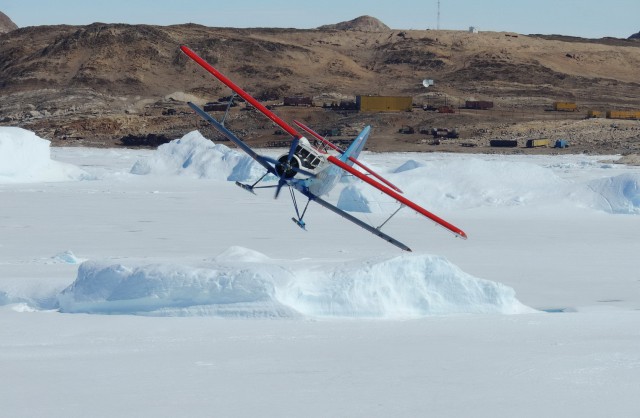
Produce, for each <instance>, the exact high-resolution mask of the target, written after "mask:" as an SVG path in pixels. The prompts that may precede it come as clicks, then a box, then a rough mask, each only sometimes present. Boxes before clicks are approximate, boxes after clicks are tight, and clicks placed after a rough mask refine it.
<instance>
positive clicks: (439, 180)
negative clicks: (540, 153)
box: [338, 157, 572, 213]
mask: <svg viewBox="0 0 640 418" xmlns="http://www.w3.org/2000/svg"><path fill="white" fill-rule="evenodd" d="M383 176H384V177H386V178H387V179H388V180H389V181H391V182H392V183H393V184H395V185H397V186H398V187H400V188H401V189H402V190H403V191H404V194H405V195H406V196H407V197H409V198H410V199H412V200H414V201H415V202H416V203H418V204H420V205H424V206H425V207H426V208H427V209H431V210H442V209H470V208H478V207H487V206H489V207H499V206H524V205H533V204H544V203H545V202H549V201H553V200H556V201H557V198H558V197H562V196H563V195H567V194H568V193H569V192H568V190H569V189H570V188H571V187H572V185H571V184H570V183H569V182H567V181H565V180H563V179H561V178H560V177H558V176H557V174H555V173H554V172H553V171H552V170H551V169H548V168H545V167H541V166H539V165H536V164H533V163H521V162H510V161H487V160H483V159H480V158H468V157H460V158H459V159H455V160H434V161H429V162H428V163H421V162H418V161H415V160H409V161H407V162H406V163H404V164H402V165H401V166H399V167H397V168H395V169H392V170H391V171H390V172H388V173H384V174H383ZM390 202H392V200H391V199H387V198H386V197H384V196H382V195H381V193H380V192H379V191H377V190H376V189H374V188H372V187H370V186H368V185H365V184H362V183H358V182H356V183H353V184H351V185H349V186H347V187H345V188H344V189H343V190H342V192H341V193H340V196H339V200H338V206H340V207H341V208H343V209H345V210H350V211H357V212H367V213H369V212H370V213H377V212H388V211H389V203H390ZM396 206H397V205H396Z"/></svg>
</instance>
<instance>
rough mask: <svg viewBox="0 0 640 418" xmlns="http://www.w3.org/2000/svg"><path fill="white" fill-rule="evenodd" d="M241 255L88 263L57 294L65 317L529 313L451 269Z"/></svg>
mask: <svg viewBox="0 0 640 418" xmlns="http://www.w3.org/2000/svg"><path fill="white" fill-rule="evenodd" d="M292 264H293V266H292V267H285V266H284V265H282V263H281V262H277V261H276V260H272V259H269V258H268V257H266V256H264V255H262V254H259V253H256V252H254V251H251V250H247V249H244V248H239V247H235V248H233V249H231V250H230V251H227V252H225V253H224V254H223V255H221V256H219V257H216V259H214V260H212V261H210V262H208V263H206V264H205V265H203V266H199V267H188V266H180V265H171V264H153V265H142V266H137V267H127V266H123V265H120V264H115V265H113V264H108V263H102V262H95V261H90V262H85V263H83V264H82V265H81V266H80V268H79V270H78V276H77V278H76V280H75V282H74V283H73V284H72V285H71V286H69V287H68V288H67V289H65V290H64V291H63V292H61V293H60V295H59V296H58V302H59V306H60V310H61V311H62V312H69V313H75V312H84V313H102V314H138V315H159V316H163V315H216V316H235V317H286V318H294V317H299V316H310V317H354V318H357V317H366V318H399V317H420V316H426V315H447V314H460V313H501V314H515V313H523V312H533V310H532V309H529V308H527V307H525V306H524V305H522V304H521V303H520V302H519V301H518V300H517V299H516V298H515V293H514V291H513V289H511V288H509V287H507V286H504V285H501V284H498V283H494V282H491V281H487V280H482V279H477V278H475V277H472V276H470V275H468V274H466V273H464V272H462V271H461V270H460V269H458V268H457V267H456V266H454V265H452V264H451V263H449V262H448V261H447V260H445V259H443V258H441V257H436V256H431V255H404V256H400V257H393V258H389V259H385V260H376V261H364V262H363V261H360V262H353V263H352V264H351V265H349V266H347V267H343V266H341V267H338V268H335V267H333V268H331V267H327V266H324V267H318V268H313V267H312V268H309V266H305V267H304V268H300V266H296V265H295V264H296V263H292Z"/></svg>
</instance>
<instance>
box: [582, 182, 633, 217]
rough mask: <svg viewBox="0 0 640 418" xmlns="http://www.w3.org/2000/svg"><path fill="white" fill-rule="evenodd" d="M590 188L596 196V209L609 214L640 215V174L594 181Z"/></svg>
mask: <svg viewBox="0 0 640 418" xmlns="http://www.w3.org/2000/svg"><path fill="white" fill-rule="evenodd" d="M589 187H590V188H591V190H592V191H593V192H594V193H595V194H596V202H595V204H594V205H593V206H594V207H596V208H599V209H601V210H604V211H605V212H609V213H618V214H640V174H637V173H628V174H621V175H619V176H615V177H609V178H605V179H600V180H594V181H592V182H591V183H590V184H589Z"/></svg>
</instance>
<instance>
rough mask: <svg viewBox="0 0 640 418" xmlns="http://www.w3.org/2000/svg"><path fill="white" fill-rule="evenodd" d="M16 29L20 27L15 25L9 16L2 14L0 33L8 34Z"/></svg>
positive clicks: (0, 14)
mask: <svg viewBox="0 0 640 418" xmlns="http://www.w3.org/2000/svg"><path fill="white" fill-rule="evenodd" d="M14 29H18V25H16V24H15V23H13V21H12V20H11V19H10V18H9V16H7V15H6V14H4V13H2V12H0V33H7V32H10V31H12V30H14Z"/></svg>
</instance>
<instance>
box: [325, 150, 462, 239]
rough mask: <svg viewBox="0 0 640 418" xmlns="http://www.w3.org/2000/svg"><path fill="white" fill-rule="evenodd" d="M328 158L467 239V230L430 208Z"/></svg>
mask: <svg viewBox="0 0 640 418" xmlns="http://www.w3.org/2000/svg"><path fill="white" fill-rule="evenodd" d="M327 160H328V161H329V162H331V163H332V164H335V165H337V166H338V167H340V168H342V169H343V170H345V171H347V172H349V173H351V174H353V175H354V176H356V177H358V178H359V179H361V180H363V181H365V182H367V183H369V184H370V185H372V186H373V187H375V188H376V189H378V190H380V191H381V192H383V193H386V194H387V195H389V196H391V197H393V198H394V199H396V200H397V201H398V202H400V203H402V204H403V205H406V206H408V207H410V208H411V209H413V210H415V211H416V212H418V213H420V214H421V215H424V216H426V217H427V218H429V219H431V220H432V221H434V222H435V223H437V224H438V225H440V226H442V227H444V228H446V229H448V230H449V231H451V232H453V233H454V234H455V235H456V236H459V237H461V238H464V239H467V234H465V232H464V231H463V230H462V229H460V228H458V227H457V226H455V225H453V224H450V223H449V222H447V221H445V220H444V219H442V218H440V217H438V216H436V215H435V214H433V213H431V212H429V211H428V210H426V209H425V208H423V207H422V206H420V205H418V204H416V203H414V202H412V201H411V200H409V199H407V198H405V197H404V196H401V195H399V194H398V193H396V192H395V191H393V190H391V189H390V188H388V187H386V186H385V185H383V184H380V183H378V182H377V181H375V180H372V179H371V178H370V177H368V176H366V175H364V174H362V173H361V172H360V171H358V170H356V169H355V168H353V167H351V166H350V165H348V164H345V163H344V162H343V161H340V160H339V159H337V158H336V157H334V156H329V157H328V158H327Z"/></svg>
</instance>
